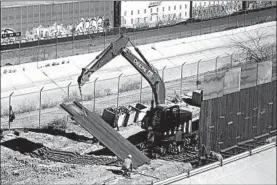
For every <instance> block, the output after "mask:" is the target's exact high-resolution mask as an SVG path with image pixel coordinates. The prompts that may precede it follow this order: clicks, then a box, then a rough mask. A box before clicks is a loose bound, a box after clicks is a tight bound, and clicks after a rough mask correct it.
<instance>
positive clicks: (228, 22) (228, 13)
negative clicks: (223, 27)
mask: <svg viewBox="0 0 277 185" xmlns="http://www.w3.org/2000/svg"><path fill="white" fill-rule="evenodd" d="M229 27H230V13H229V12H228V28H229Z"/></svg>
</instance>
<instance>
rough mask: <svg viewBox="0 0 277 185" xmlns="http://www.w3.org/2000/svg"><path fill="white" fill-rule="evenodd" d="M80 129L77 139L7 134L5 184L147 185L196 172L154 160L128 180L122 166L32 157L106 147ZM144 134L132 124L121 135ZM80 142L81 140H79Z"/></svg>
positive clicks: (3, 164)
mask: <svg viewBox="0 0 277 185" xmlns="http://www.w3.org/2000/svg"><path fill="white" fill-rule="evenodd" d="M74 127H78V126H77V125H74V124H69V126H68V129H66V133H72V129H74V130H75V132H76V128H74ZM80 130H82V134H80V135H79V133H78V134H77V136H76V137H75V138H74V139H69V138H68V137H66V136H58V135H52V134H48V133H40V132H39V131H38V130H34V131H28V132H27V131H26V132H24V131H22V130H18V133H19V135H18V136H16V135H15V134H14V131H4V132H3V136H4V137H3V138H2V140H1V184H38V183H39V184H103V183H106V184H146V183H151V182H152V181H158V179H157V178H159V179H160V180H162V179H166V178H168V177H172V176H175V175H178V174H181V173H183V172H185V171H186V170H188V169H192V167H191V165H190V164H185V163H181V162H169V161H163V160H152V161H151V164H150V165H143V166H141V167H139V168H138V169H136V172H135V173H133V174H132V175H131V179H128V178H125V177H123V176H122V174H121V173H120V166H102V165H93V164H69V163H67V162H64V163H62V162H55V161H51V160H43V159H41V158H36V157H31V156H30V155H29V152H33V151H34V150H36V147H41V145H43V146H45V147H48V148H51V149H56V150H60V151H70V152H76V153H90V152H93V151H96V150H99V149H101V148H103V146H101V145H99V143H95V141H94V140H93V137H92V136H89V137H87V136H88V134H87V133H85V132H86V131H84V130H83V129H80ZM140 131H142V129H141V128H140V126H138V125H131V126H129V127H125V128H121V130H120V131H119V132H120V133H121V134H122V135H123V136H124V137H129V136H131V135H134V134H135V133H138V132H140ZM76 138H77V139H76ZM80 138H81V139H80ZM18 139H21V140H22V139H26V141H27V142H28V143H30V144H28V145H23V144H22V145H23V146H22V145H21V143H19V144H18V143H17V144H14V142H13V141H15V140H18ZM78 139H79V140H80V141H77V140H78ZM33 143H36V145H34V144H33ZM30 145H33V146H34V147H33V148H32V147H31V146H30ZM110 157H114V156H110ZM142 174H146V175H148V176H145V175H142ZM149 175H150V176H149ZM151 176H154V177H155V178H154V177H151Z"/></svg>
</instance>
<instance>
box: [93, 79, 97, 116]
mask: <svg viewBox="0 0 277 185" xmlns="http://www.w3.org/2000/svg"><path fill="white" fill-rule="evenodd" d="M97 80H98V77H97V78H96V79H95V80H94V84H93V111H95V93H96V81H97Z"/></svg>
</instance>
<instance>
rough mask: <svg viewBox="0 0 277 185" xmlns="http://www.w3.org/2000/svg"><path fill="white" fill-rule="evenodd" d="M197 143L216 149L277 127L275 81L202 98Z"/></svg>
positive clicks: (230, 145)
mask: <svg viewBox="0 0 277 185" xmlns="http://www.w3.org/2000/svg"><path fill="white" fill-rule="evenodd" d="M199 123H200V125H199V128H200V133H201V134H200V144H205V145H206V147H207V149H209V150H214V151H219V150H222V149H226V148H229V147H232V146H234V145H237V144H238V142H243V141H246V140H249V139H253V138H254V137H255V136H260V135H263V134H265V133H268V132H269V131H270V130H275V129H276V81H273V82H270V83H266V84H261V85H259V86H255V87H251V88H247V89H242V90H240V91H239V92H235V93H231V94H227V95H224V96H222V97H219V98H214V99H210V100H205V101H203V103H202V106H201V113H200V122H199Z"/></svg>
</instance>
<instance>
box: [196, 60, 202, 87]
mask: <svg viewBox="0 0 277 185" xmlns="http://www.w3.org/2000/svg"><path fill="white" fill-rule="evenodd" d="M200 62H201V59H200V60H198V62H197V80H196V87H197V90H198V85H199V83H200V82H199V65H200Z"/></svg>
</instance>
